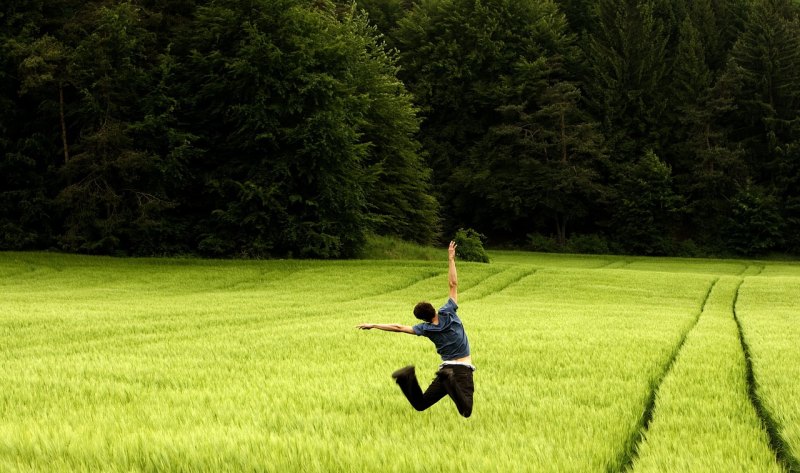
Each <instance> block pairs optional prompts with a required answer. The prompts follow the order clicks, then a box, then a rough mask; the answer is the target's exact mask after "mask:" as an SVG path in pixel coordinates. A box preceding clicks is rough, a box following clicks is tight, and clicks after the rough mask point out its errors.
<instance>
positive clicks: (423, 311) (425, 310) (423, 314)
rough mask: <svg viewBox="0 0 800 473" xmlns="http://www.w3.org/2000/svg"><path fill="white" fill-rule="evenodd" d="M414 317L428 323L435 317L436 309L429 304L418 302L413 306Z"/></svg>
mask: <svg viewBox="0 0 800 473" xmlns="http://www.w3.org/2000/svg"><path fill="white" fill-rule="evenodd" d="M414 317H416V318H418V319H420V320H424V321H425V322H428V323H430V322H432V321H433V318H434V317H436V309H434V308H433V306H432V305H431V303H430V302H420V303H419V304H417V305H415V306H414Z"/></svg>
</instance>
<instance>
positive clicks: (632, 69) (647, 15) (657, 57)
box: [585, 0, 670, 161]
mask: <svg viewBox="0 0 800 473" xmlns="http://www.w3.org/2000/svg"><path fill="white" fill-rule="evenodd" d="M657 3H658V2H655V1H653V0H622V1H617V0H598V3H597V6H596V15H597V22H596V26H595V29H594V30H593V31H592V32H591V35H590V37H589V42H588V44H587V54H586V57H587V60H588V62H589V71H588V74H589V75H588V77H587V78H586V80H585V83H586V88H587V93H588V98H589V100H590V103H591V104H592V105H593V109H594V113H595V115H596V116H598V117H603V122H602V125H603V132H604V134H605V136H606V137H607V138H608V139H609V142H610V147H611V150H612V157H613V158H614V159H615V160H617V161H632V160H634V159H635V157H637V156H639V155H641V154H642V153H643V152H644V150H645V149H648V148H653V149H656V150H658V149H660V147H661V145H662V144H664V143H665V142H666V141H667V140H668V138H669V136H668V135H669V133H668V131H665V130H664V129H663V128H662V126H661V125H662V118H663V116H664V113H665V110H666V109H667V101H668V97H667V96H666V91H667V87H666V80H667V78H668V64H669V60H668V56H667V45H668V42H669V40H670V37H669V29H670V25H669V24H668V22H667V21H666V20H664V19H663V18H660V17H658V16H657V15H656V7H657V6H658V5H657Z"/></svg>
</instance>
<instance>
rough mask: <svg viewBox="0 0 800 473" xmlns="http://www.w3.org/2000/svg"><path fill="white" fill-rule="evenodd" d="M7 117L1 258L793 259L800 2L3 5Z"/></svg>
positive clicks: (141, 0)
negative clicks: (66, 254)
mask: <svg viewBox="0 0 800 473" xmlns="http://www.w3.org/2000/svg"><path fill="white" fill-rule="evenodd" d="M394 48H396V49H394ZM0 112H2V113H0V249H36V248H54V247H55V248H61V249H65V250H68V251H76V252H90V253H105V254H141V255H153V254H156V255H158V254H175V253H200V254H204V255H212V256H223V257H228V256H239V257H262V256H264V257H268V256H301V257H320V258H338V257H349V256H353V255H356V254H358V252H359V250H360V249H361V247H362V246H363V244H364V242H365V238H366V236H367V235H370V234H377V235H381V236H386V237H387V238H389V239H394V238H401V239H404V240H409V241H413V242H415V243H419V244H423V245H424V244H430V243H432V242H434V241H436V240H437V239H438V238H439V237H440V235H441V234H442V233H445V232H453V231H454V230H455V229H457V228H467V227H469V228H474V229H476V230H478V231H480V232H481V233H483V234H485V235H488V236H489V238H491V239H492V241H495V242H499V243H502V244H510V245H513V244H518V245H525V246H528V247H530V246H531V245H532V246H533V247H534V248H536V249H540V250H548V251H551V250H552V251H570V252H590V253H605V252H608V251H614V252H628V253H641V254H681V255H690V256H694V255H701V254H707V253H708V252H711V253H714V254H722V255H724V254H731V253H738V254H763V253H765V252H770V251H776V252H792V253H798V252H800V236H798V235H800V190H798V189H800V164H799V163H800V151H799V150H800V118H798V117H800V4H798V3H797V2H796V1H795V0H692V1H689V0H621V1H612V0H547V1H540V0H421V1H419V2H413V1H410V0H356V1H355V2H351V1H347V0H203V1H199V2H198V1H196V0H128V1H123V2H109V1H106V0H92V1H88V2H79V1H77V0H52V1H48V2H44V1H42V0H33V1H28V2H23V1H19V0H8V1H5V2H3V4H2V6H0ZM440 216H441V218H442V222H441V225H440V221H439V218H440ZM529 235H536V236H532V237H531V236H529ZM539 235H547V236H539Z"/></svg>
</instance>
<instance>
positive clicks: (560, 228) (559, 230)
mask: <svg viewBox="0 0 800 473" xmlns="http://www.w3.org/2000/svg"><path fill="white" fill-rule="evenodd" d="M556 234H557V238H558V246H560V247H562V248H563V247H565V246H566V245H567V217H566V216H564V215H563V214H560V213H559V214H556Z"/></svg>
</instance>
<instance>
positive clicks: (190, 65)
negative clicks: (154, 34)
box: [180, 0, 436, 257]
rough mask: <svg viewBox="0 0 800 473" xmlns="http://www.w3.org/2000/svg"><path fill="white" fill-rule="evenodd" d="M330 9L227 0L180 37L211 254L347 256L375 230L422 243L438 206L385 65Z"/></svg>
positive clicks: (354, 21)
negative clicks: (201, 157) (197, 150)
mask: <svg viewBox="0 0 800 473" xmlns="http://www.w3.org/2000/svg"><path fill="white" fill-rule="evenodd" d="M338 14H341V12H338V13H337V10H336V8H335V6H334V5H333V4H332V3H327V2H311V1H308V2H306V1H295V0H281V1H266V0H253V1H242V0H223V1H217V2H212V3H211V4H209V5H207V6H203V7H200V8H199V9H198V12H197V16H196V19H195V22H194V24H193V25H192V27H191V28H190V29H187V31H186V33H187V34H188V35H189V36H187V37H184V38H183V39H182V42H181V45H180V49H181V50H182V51H183V53H182V54H184V55H185V57H184V59H183V63H184V64H183V66H182V83H183V85H182V87H183V90H182V92H181V95H182V96H183V97H184V98H185V101H184V103H183V104H181V107H182V109H183V110H184V112H183V119H184V120H185V121H186V122H187V123H188V124H189V126H190V131H191V132H192V133H194V134H195V135H197V136H198V137H199V138H198V141H197V145H198V146H199V147H200V148H201V149H202V150H203V153H204V158H203V159H202V160H201V161H200V162H199V163H198V166H196V167H195V169H197V171H198V173H199V175H200V176H201V182H200V184H199V186H200V188H199V189H196V190H195V192H193V194H195V195H200V196H201V198H199V199H196V201H195V203H194V206H193V212H194V213H195V215H197V216H198V221H199V222H200V225H199V228H198V233H199V248H200V250H201V251H203V252H204V253H207V254H222V255H226V254H234V253H238V254H245V255H289V254H291V255H298V256H305V257H346V256H351V255H353V254H354V253H355V252H357V251H358V249H359V248H360V245H361V244H362V242H363V241H364V236H365V232H366V231H368V230H370V229H374V230H377V231H385V232H390V233H396V234H401V235H403V236H407V237H413V238H414V239H417V240H418V241H424V242H427V241H430V239H431V238H432V235H433V234H434V232H435V230H436V228H435V224H436V213H435V204H434V202H433V201H432V200H431V199H430V197H429V196H428V195H427V192H428V190H429V188H428V185H429V184H428V180H427V176H426V169H425V168H424V166H422V165H421V161H420V158H419V156H418V154H417V151H418V143H417V142H415V141H414V140H413V138H412V134H413V133H414V132H415V131H416V127H417V123H416V119H415V118H414V113H413V109H412V108H411V106H410V102H409V97H408V96H407V95H406V93H405V91H404V90H403V87H402V84H401V83H400V82H398V81H397V79H396V77H395V76H394V73H395V72H396V68H395V66H394V64H393V60H392V59H391V57H390V56H389V55H388V54H387V53H386V51H385V50H383V49H382V46H381V45H380V44H379V43H378V40H377V38H376V33H375V32H374V30H373V29H371V28H369V27H368V26H367V23H366V22H365V21H364V19H363V18H362V17H361V16H359V15H354V14H353V13H352V12H348V11H345V12H344V16H343V17H340V16H337V15H338Z"/></svg>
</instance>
